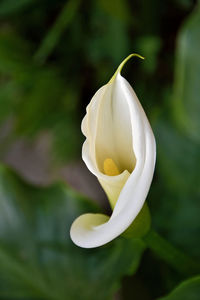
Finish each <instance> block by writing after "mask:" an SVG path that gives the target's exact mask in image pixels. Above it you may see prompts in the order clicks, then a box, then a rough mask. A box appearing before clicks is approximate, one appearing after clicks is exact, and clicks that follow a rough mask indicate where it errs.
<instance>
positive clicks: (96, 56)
mask: <svg viewBox="0 0 200 300" xmlns="http://www.w3.org/2000/svg"><path fill="white" fill-rule="evenodd" d="M0 22H1V28H0V124H1V126H2V127H3V126H4V124H5V123H6V122H10V123H11V124H12V130H11V132H10V134H9V135H8V136H7V139H6V140H5V145H3V144H2V145H1V146H0V152H6V150H7V149H8V147H10V146H11V145H12V142H13V141H14V140H16V139H18V138H19V137H21V136H23V137H26V138H28V139H35V138H36V137H37V135H38V134H40V133H41V132H42V131H48V132H49V133H50V134H51V136H52V138H53V148H52V155H53V157H55V158H56V160H57V161H63V160H64V161H70V160H71V159H75V158H77V157H80V147H81V144H82V140H83V137H82V135H81V133H80V122H81V119H82V116H83V115H84V113H85V107H86V105H87V103H88V102H89V101H90V99H91V97H92V95H93V94H94V92H95V91H96V90H97V89H98V88H99V87H100V86H102V85H103V84H104V83H106V82H107V80H109V79H110V76H111V74H113V72H114V70H115V68H116V67H117V66H118V64H119V62H120V61H121V60H122V59H123V58H124V57H126V56H127V55H128V54H130V53H132V52H138V53H140V54H141V55H144V56H145V57H146V60H145V61H144V62H138V61H132V62H130V63H129V65H127V66H126V68H125V69H124V70H123V72H124V73H126V76H125V77H126V78H128V80H129V82H130V83H131V84H132V85H133V87H134V89H135V91H136V93H137V95H138V97H139V99H140V100H141V102H142V105H143V106H144V109H145V111H146V112H147V115H148V117H149V118H150V120H151V123H152V124H153V127H154V131H155V135H156V141H157V150H158V159H157V169H156V175H155V179H154V182H153V185H152V188H151V191H150V194H149V196H148V201H149V205H150V208H151V212H152V222H153V227H154V228H155V229H157V230H158V231H159V232H161V233H162V234H163V236H165V237H166V238H167V239H169V240H170V241H171V242H173V244H174V245H176V246H178V247H179V248H180V249H182V250H183V251H185V252H186V253H187V254H189V255H191V256H192V257H193V258H194V259H196V260H199V258H200V251H199V249H200V240H199V235H200V224H199V214H200V206H199V198H200V188H199V182H200V175H199V170H198V166H199V165H200V139H199V131H200V123H199V122H200V121H199V120H200V119H199V109H200V107H199V103H200V102H199V94H200V85H199V78H200V55H199V53H200V7H199V4H197V3H195V2H194V1H190V0H175V1H169V2H163V1H159V0H151V1H149V2H148V1H145V0H142V1H128V0H126V1H125V0H117V1H114V0H110V1H105V0H98V1H81V0H69V1H64V0H51V1H49V0H43V1H39V0H35V1H33V0H18V1H15V0H2V1H0ZM175 49H176V50H175ZM175 53H176V54H175ZM0 178H1V180H0V215H1V217H0V241H1V243H0V279H1V280H0V299H4V300H5V299H30V298H31V297H34V299H36V298H37V297H38V298H42V299H43V298H44V299H45V298H46V299H66V295H68V298H67V299H70V300H71V299H86V300H87V299H88V300H89V299H94V297H95V299H111V298H112V297H113V294H114V292H115V291H116V290H117V289H118V288H119V286H120V279H121V278H122V276H125V275H127V274H128V275H130V274H133V273H135V271H136V269H137V267H138V264H139V262H140V257H141V254H142V252H143V250H144V244H143V242H142V241H138V240H136V241H132V242H131V241H127V240H125V239H123V238H119V239H117V240H115V241H114V242H112V243H110V244H109V245H108V246H105V247H103V248H100V249H96V250H83V249H79V248H77V247H75V246H74V245H72V243H71V241H70V239H69V235H68V232H69V226H70V224H71V222H72V220H73V219H74V218H75V217H76V216H77V215H79V214H80V213H82V212H85V211H86V212H88V211H90V210H91V211H95V210H96V209H97V208H96V207H94V205H93V204H92V203H90V201H88V200H86V199H85V198H83V197H82V196H80V195H77V194H76V193H75V192H73V191H71V189H69V188H68V187H66V186H65V185H63V184H58V185H57V184H56V185H54V186H52V187H48V188H46V189H41V188H36V187H32V186H29V185H27V184H26V183H24V182H23V181H22V180H21V179H19V178H18V177H17V175H15V174H13V173H12V171H9V170H7V168H5V167H3V166H2V167H1V169H0ZM98 211H99V209H98ZM186 279H187V278H186V276H185V275H183V274H177V272H175V271H174V270H173V269H172V268H171V267H169V266H168V265H166V264H165V263H163V262H162V261H160V259H158V258H157V257H155V256H154V255H152V254H151V253H150V252H148V251H146V252H145V254H144V256H143V259H142V261H141V264H140V267H139V270H138V272H137V274H135V275H134V276H133V277H130V276H129V277H128V276H125V277H124V279H123V285H122V289H121V297H123V299H132V298H133V293H134V297H135V299H141V298H142V297H143V298H142V299H145V300H146V299H147V300H149V299H155V298H159V297H161V296H162V295H164V294H167V293H168V292H170V291H171V290H172V289H174V288H175V286H176V284H179V283H180V282H181V281H182V280H186ZM50 287H51V288H50ZM102 287H103V288H102ZM97 291H98V292H97ZM80 295H81V296H80ZM94 295H95V296H94ZM183 295H184V296H185V295H187V297H188V298H187V299H198V298H197V297H198V296H197V295H199V277H196V278H194V279H188V280H187V281H185V282H184V283H183V284H181V285H180V286H178V287H177V289H175V290H174V291H173V292H172V293H170V294H169V295H168V296H166V297H164V298H161V299H163V300H164V299H167V300H168V299H169V300H172V299H179V298H180V299H184V298H183V297H184V296H183ZM98 297H99V298H98ZM178 297H179V298H178ZM192 297H193V298H192ZM195 297H196V298H195Z"/></svg>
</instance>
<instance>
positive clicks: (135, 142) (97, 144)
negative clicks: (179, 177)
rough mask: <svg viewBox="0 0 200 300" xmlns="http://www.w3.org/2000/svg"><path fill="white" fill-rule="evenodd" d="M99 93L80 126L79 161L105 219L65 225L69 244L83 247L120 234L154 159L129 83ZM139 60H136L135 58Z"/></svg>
mask: <svg viewBox="0 0 200 300" xmlns="http://www.w3.org/2000/svg"><path fill="white" fill-rule="evenodd" d="M132 56H139V55H137V54H131V55H129V56H128V57H127V58H126V59H125V60H124V61H123V62H122V63H121V64H120V66H119V67H118V69H117V71H116V73H115V74H114V76H113V77H112V79H111V80H110V81H109V82H108V83H107V84H106V85H104V86H103V87H102V88H100V89H99V90H98V91H97V92H96V94H95V95H94V96H93V98H92V100H91V102H90V103H89V105H88V107H87V113H86V116H85V117H84V119H83V122H82V131H83V134H84V135H85V136H86V140H85V142H84V144H83V149H82V157H83V160H84V162H85V164H86V165H87V167H88V169H89V170H90V171H91V172H92V173H93V174H94V175H95V176H96V177H97V178H98V180H99V182H100V184H101V185H102V187H103V189H104V190H105V192H106V194H107V196H108V199H109V201H110V203H111V206H112V209H113V213H112V215H111V217H109V216H106V215H103V214H91V213H88V214H84V215H81V216H80V217H78V218H77V219H76V220H75V221H74V222H73V224H72V226H71V231H70V235H71V239H72V241H73V242H74V243H75V244H76V245H78V246H80V247H83V248H93V247H98V246H101V245H104V244H106V243H108V242H110V241H111V240H113V239H114V238H116V237H117V236H119V235H120V234H121V233H123V232H124V231H125V230H126V229H127V228H128V227H129V226H130V225H131V224H132V222H133V221H134V220H135V218H136V217H137V215H138V214H139V212H140V211H141V209H142V207H143V205H144V202H145V199H146V196H147V194H148V191H149V188H150V185H151V181H152V177H153V173H154V167H155V159H156V145H155V139H154V135H153V132H152V130H151V127H150V124H149V122H148V119H147V117H146V115H145V112H144V110H143V108H142V106H141V104H140V102H139V100H138V98H137V96H136V94H135V92H134V91H133V89H132V87H131V86H130V84H129V83H128V82H127V80H126V79H125V78H123V77H122V76H121V75H120V71H121V69H122V67H123V66H124V64H125V63H126V61H127V60H128V59H129V58H130V57H132ZM139 57H140V58H142V57H141V56H139Z"/></svg>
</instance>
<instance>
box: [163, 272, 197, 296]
mask: <svg viewBox="0 0 200 300" xmlns="http://www.w3.org/2000/svg"><path fill="white" fill-rule="evenodd" d="M199 295H200V276H197V277H193V278H190V279H188V280H185V281H183V282H182V283H181V284H180V285H179V286H178V287H176V288H175V289H174V290H173V291H172V292H171V293H170V294H169V295H168V296H165V297H162V298H159V300H199Z"/></svg>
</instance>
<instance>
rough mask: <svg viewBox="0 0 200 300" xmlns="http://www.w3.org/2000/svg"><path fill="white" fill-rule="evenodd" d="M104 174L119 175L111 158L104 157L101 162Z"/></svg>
mask: <svg viewBox="0 0 200 300" xmlns="http://www.w3.org/2000/svg"><path fill="white" fill-rule="evenodd" d="M103 170H104V174H105V175H108V176H116V175H119V174H120V172H119V169H118V167H117V165H116V164H115V162H114V161H113V159H112V158H106V159H105V160H104V162H103Z"/></svg>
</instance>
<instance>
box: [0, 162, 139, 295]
mask: <svg viewBox="0 0 200 300" xmlns="http://www.w3.org/2000/svg"><path fill="white" fill-rule="evenodd" d="M97 211H99V208H98V207H96V205H94V204H93V203H91V202H90V201H89V200H87V199H86V198H84V197H83V196H80V195H79V194H77V193H76V192H74V191H72V190H71V189H70V188H69V187H67V186H66V185H65V184H55V185H53V186H51V187H48V188H36V187H33V186H31V185H28V184H26V183H25V182H23V181H22V180H21V179H19V178H18V177H17V176H16V175H15V174H13V173H12V172H11V171H10V170H8V169H6V168H5V167H3V166H1V168H0V241H1V242H0V279H1V280H0V282H3V283H4V284H3V286H4V287H3V288H2V289H0V297H8V298H9V297H14V296H15V297H16V295H20V296H21V297H22V296H23V297H35V298H36V299H37V298H38V299H39V298H40V299H63V300H64V299H66V295H67V297H68V299H83V300H90V299H91V300H92V299H94V298H95V299H99V300H100V299H110V298H111V297H112V296H113V293H114V292H115V291H116V289H118V288H119V284H120V279H121V277H122V276H123V275H125V274H131V273H133V272H135V271H136V269H137V267H138V264H139V261H140V257H141V254H142V252H143V250H144V244H143V242H142V241H141V240H139V239H135V240H133V239H132V240H127V239H124V238H123V237H120V238H118V239H116V240H115V241H113V242H111V243H109V244H108V245H105V246H104V247H100V248H97V249H90V250H89V249H82V248H79V247H77V246H75V245H74V244H73V243H72V241H71V240H70V237H69V229H70V225H71V223H72V221H73V220H74V219H75V217H77V216H79V215H80V214H81V213H84V212H97ZM0 287H1V286H0ZM50 287H51V288H50ZM102 287H103V288H102ZM97 291H98V293H97Z"/></svg>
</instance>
